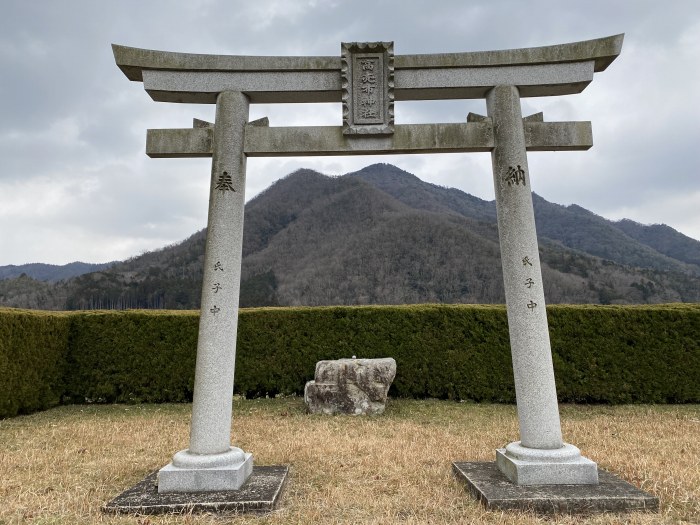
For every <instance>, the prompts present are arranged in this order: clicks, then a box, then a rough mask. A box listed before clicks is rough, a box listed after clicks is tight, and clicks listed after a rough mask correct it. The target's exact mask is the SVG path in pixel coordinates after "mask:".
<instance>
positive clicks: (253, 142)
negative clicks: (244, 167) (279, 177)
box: [146, 117, 593, 158]
mask: <svg viewBox="0 0 700 525" xmlns="http://www.w3.org/2000/svg"><path fill="white" fill-rule="evenodd" d="M484 118H486V117H484ZM524 125H525V147H526V149H527V150H528V151H574V150H587V149H589V148H590V147H591V146H592V145H593V137H592V133H591V123H590V122H527V123H525V124H524ZM212 137H213V132H212V130H211V129H205V128H193V129H187V128H184V129H149V130H148V136H147V140H146V154H147V155H148V156H149V157H151V158H180V157H211V155H212ZM492 148H493V126H492V125H491V121H490V119H489V120H488V121H479V122H475V121H469V122H464V123H449V124H398V125H394V134H393V135H391V136H387V137H371V138H367V137H362V136H359V137H358V136H355V137H352V138H348V137H347V136H345V135H344V134H343V128H342V127H341V126H303V127H295V126H281V127H272V128H267V127H256V126H253V124H252V123H251V124H249V125H248V127H246V134H245V154H246V156H247V157H285V156H290V157H297V156H315V155H383V154H387V153H391V154H398V153H403V154H411V153H467V152H485V151H491V149H492Z"/></svg>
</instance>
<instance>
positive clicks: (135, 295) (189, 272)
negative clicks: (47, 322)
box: [0, 164, 700, 309]
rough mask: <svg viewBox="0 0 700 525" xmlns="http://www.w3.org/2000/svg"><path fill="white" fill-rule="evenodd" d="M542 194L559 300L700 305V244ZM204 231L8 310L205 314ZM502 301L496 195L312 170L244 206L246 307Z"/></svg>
mask: <svg viewBox="0 0 700 525" xmlns="http://www.w3.org/2000/svg"><path fill="white" fill-rule="evenodd" d="M533 202H534V205H535V218H536V221H537V228H538V237H539V243H540V257H541V260H542V269H543V270H542V271H543V279H544V282H545V296H546V298H547V301H548V302H550V303H560V302H579V303H580V302H586V303H646V302H680V301H689V302H698V301H700V278H698V275H700V266H698V265H697V264H695V263H694V261H695V257H696V253H697V254H700V242H698V241H695V240H693V239H690V238H688V237H685V236H682V234H679V233H678V232H676V231H675V230H673V229H672V228H669V227H661V228H656V227H646V226H643V225H637V223H633V222H632V221H629V223H627V222H623V221H618V222H613V221H609V220H607V219H605V218H603V217H600V216H597V215H595V214H593V213H592V212H589V211H588V210H585V209H584V208H581V207H580V206H577V205H570V206H561V205H558V204H554V203H549V202H548V201H546V200H545V199H543V198H542V197H540V196H538V195H535V194H533ZM620 223H622V224H620ZM650 228H651V229H650ZM628 232H629V233H628ZM205 236H206V231H205V230H201V231H199V232H197V233H195V234H193V235H192V236H190V237H189V238H188V239H186V240H185V241H183V242H182V243H178V244H175V245H172V246H170V247H167V248H165V249H162V250H157V251H154V252H150V253H146V254H143V255H141V256H139V257H134V258H131V259H129V260H127V261H122V262H117V263H115V264H114V265H113V266H112V267H111V268H109V269H107V270H104V271H99V272H93V273H88V274H84V275H82V276H78V277H75V278H72V279H69V280H68V281H66V282H65V283H58V284H51V283H39V284H36V283H33V282H32V280H31V279H29V278H25V279H24V280H23V281H22V282H21V283H20V282H17V283H13V282H12V280H10V281H7V280H5V281H0V304H5V305H10V306H22V305H28V304H31V305H39V306H25V307H45V308H47V309H49V308H58V309H65V308H67V309H79V308H144V307H146V308H196V307H198V305H199V293H200V287H201V278H202V261H203V255H204V243H205ZM654 246H656V247H658V248H659V249H656V248H654ZM669 254H671V255H669ZM673 254H677V255H679V256H680V257H683V259H677V258H674V257H673V256H672V255H673ZM13 284H16V285H17V288H21V291H19V292H18V291H17V290H15V291H13V290H12V285H13ZM20 285H21V286H20ZM32 287H34V288H35V289H36V290H35V291H34V292H32ZM22 301H24V302H22ZM503 301H504V297H503V282H502V274H501V265H500V254H499V241H498V230H497V226H496V211H495V203H494V202H493V201H485V200H482V199H479V198H477V197H474V196H472V195H469V194H467V193H464V192H462V191H460V190H455V189H451V188H444V187H441V186H437V185H434V184H430V183H427V182H424V181H421V180H420V179H419V178H418V177H416V176H415V175H412V174H410V173H407V172H405V171H403V170H401V169H400V168H397V167H396V166H392V165H389V164H373V165H370V166H367V167H365V168H363V169H361V170H358V171H356V172H353V173H348V174H345V175H342V176H337V177H329V176H326V175H323V174H320V173H318V172H315V171H313V170H309V169H300V170H297V171H295V172H293V173H290V174H289V175H287V176H286V177H284V178H282V179H280V180H278V181H277V182H275V183H274V184H272V185H271V186H270V187H268V188H267V189H266V190H265V191H263V192H262V193H260V194H259V195H257V196H256V197H255V198H253V199H251V201H250V202H249V203H248V204H247V205H246V211H245V228H244V235H243V264H242V282H241V305H242V306H266V305H267V306H274V305H324V304H380V303H381V304H403V303H416V302H448V303H449V302H472V303H475V302H476V303H489V302H503ZM41 305H44V306H41Z"/></svg>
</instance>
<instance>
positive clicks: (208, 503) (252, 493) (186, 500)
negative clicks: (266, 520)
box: [102, 466, 289, 514]
mask: <svg viewBox="0 0 700 525" xmlns="http://www.w3.org/2000/svg"><path fill="white" fill-rule="evenodd" d="M288 472H289V467H286V466H270V467H255V468H254V469H253V473H252V474H251V476H250V477H249V478H248V481H247V482H246V483H245V484H244V485H243V486H242V487H241V488H240V490H227V491H215V492H199V493H168V494H162V493H158V488H157V481H156V475H157V473H156V472H153V473H151V474H149V475H148V476H146V478H145V479H143V480H142V481H140V482H139V483H137V484H136V485H135V486H133V487H131V488H130V489H128V490H126V491H124V492H123V493H122V494H120V495H119V496H117V497H116V498H114V499H113V500H112V501H110V502H109V503H107V504H106V505H105V506H103V507H102V511H103V512H106V513H110V514H167V513H190V512H216V513H248V512H250V513H265V512H270V511H272V510H274V509H275V508H276V507H277V505H278V504H279V501H280V498H281V496H282V490H283V488H284V484H285V481H286V479H287V474H288Z"/></svg>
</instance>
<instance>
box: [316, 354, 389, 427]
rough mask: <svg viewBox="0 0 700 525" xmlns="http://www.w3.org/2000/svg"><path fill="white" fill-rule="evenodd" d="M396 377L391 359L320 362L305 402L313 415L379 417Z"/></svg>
mask: <svg viewBox="0 0 700 525" xmlns="http://www.w3.org/2000/svg"><path fill="white" fill-rule="evenodd" d="M395 376H396V361H394V359H392V358H391V357H388V358H383V359H339V360H337V361H319V362H318V363H316V374H315V376H314V381H309V382H308V383H306V387H305V388H304V402H305V403H306V406H307V408H308V410H309V412H311V413H313V414H354V415H360V414H381V413H383V412H384V409H385V407H386V396H387V392H388V391H389V387H390V386H391V382H392V381H393V380H394V377H395Z"/></svg>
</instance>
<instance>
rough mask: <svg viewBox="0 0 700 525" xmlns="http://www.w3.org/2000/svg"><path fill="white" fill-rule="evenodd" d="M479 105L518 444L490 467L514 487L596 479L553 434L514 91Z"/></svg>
mask: <svg viewBox="0 0 700 525" xmlns="http://www.w3.org/2000/svg"><path fill="white" fill-rule="evenodd" d="M486 103H487V109H488V115H489V117H491V119H492V121H493V130H494V143H495V147H494V148H493V150H492V151H491V159H492V163H493V181H494V186H495V190H496V210H497V214H498V232H499V238H500V245H501V261H502V265H503V282H504V287H505V294H506V307H507V311H508V330H509V334H510V347H511V354H512V358H513V374H514V376H515V395H516V401H517V405H518V421H519V424H520V441H516V442H514V443H510V444H509V445H507V446H506V447H505V449H498V450H497V451H496V464H497V465H498V468H499V469H500V470H501V472H503V474H505V475H506V476H507V477H508V479H510V480H511V481H512V482H513V483H516V484H518V485H561V484H597V483H598V468H597V465H596V464H595V463H594V462H593V461H591V460H590V459H587V458H584V457H582V456H581V452H580V451H579V449H578V448H576V447H575V446H573V445H569V444H567V443H564V442H563V440H562V435H561V424H560V421H559V407H558V403H557V392H556V387H555V384H554V367H553V364H552V352H551V347H550V342H549V329H548V325H547V311H546V309H545V300H544V288H543V286H542V271H541V268H540V257H539V250H538V245H537V232H536V228H535V215H534V211H533V207H532V190H531V186H530V173H529V170H528V165H527V153H526V150H525V132H524V129H523V119H522V113H521V109H520V93H519V91H518V88H517V87H516V86H507V85H499V86H495V87H494V88H492V89H491V90H490V92H489V93H488V95H487V97H486Z"/></svg>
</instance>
